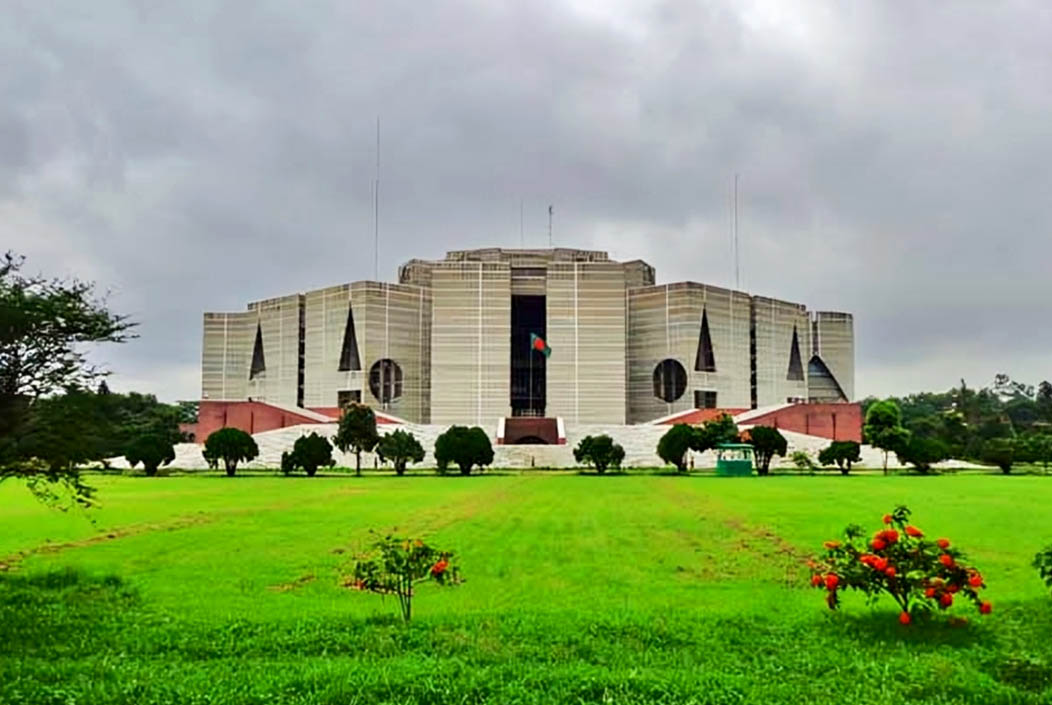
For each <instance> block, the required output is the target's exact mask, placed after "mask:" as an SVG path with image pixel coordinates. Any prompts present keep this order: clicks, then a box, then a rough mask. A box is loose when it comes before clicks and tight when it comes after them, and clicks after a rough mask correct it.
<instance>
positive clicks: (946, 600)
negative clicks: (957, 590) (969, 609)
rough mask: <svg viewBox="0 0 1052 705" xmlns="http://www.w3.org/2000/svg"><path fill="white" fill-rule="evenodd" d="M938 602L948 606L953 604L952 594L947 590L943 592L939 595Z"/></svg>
mask: <svg viewBox="0 0 1052 705" xmlns="http://www.w3.org/2000/svg"><path fill="white" fill-rule="evenodd" d="M939 604H940V605H942V606H943V607H949V606H950V605H952V604H953V595H951V594H950V593H948V592H944V593H943V594H942V596H941V597H939Z"/></svg>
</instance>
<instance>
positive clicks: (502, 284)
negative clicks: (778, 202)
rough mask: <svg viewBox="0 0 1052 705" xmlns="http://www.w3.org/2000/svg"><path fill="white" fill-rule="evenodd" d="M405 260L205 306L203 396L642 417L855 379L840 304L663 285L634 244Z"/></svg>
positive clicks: (622, 419)
mask: <svg viewBox="0 0 1052 705" xmlns="http://www.w3.org/2000/svg"><path fill="white" fill-rule="evenodd" d="M398 278H399V283H397V284H391V283H383V282H371V281H360V282H353V283H348V284H341V285H337V286H332V287H327V288H324V289H319V290H315V291H309V292H306V293H304V294H292V295H290V296H283V297H279V298H275V299H268V300H265V301H260V302H255V303H252V304H249V306H248V310H247V311H245V312H239V313H206V314H205V316H204V340H203V352H202V370H201V375H202V398H203V399H205V400H213V401H228V402H236V401H246V400H249V399H252V400H256V401H261V402H266V403H272V404H277V405H282V406H284V407H289V408H296V407H302V408H306V409H314V410H317V411H321V412H323V413H325V414H329V415H331V414H333V413H334V412H335V411H337V410H338V408H339V407H340V406H341V405H344V404H346V403H349V402H352V401H361V402H363V403H366V404H369V405H370V406H373V407H374V408H375V409H377V411H379V412H383V413H385V414H387V415H389V416H390V417H393V418H400V419H404V420H406V421H409V422H412V423H418V424H436V425H448V424H454V423H457V424H472V425H480V426H483V427H490V426H492V425H493V424H494V423H495V422H496V421H497V419H499V418H505V417H511V416H546V417H559V418H562V419H564V420H565V421H566V422H567V423H570V424H610V425H618V424H626V423H628V424H635V423H644V422H649V421H653V420H655V419H658V418H661V417H665V416H669V415H671V414H676V413H680V412H686V411H689V410H691V409H694V408H723V409H727V408H733V409H755V408H757V407H766V406H771V405H779V404H785V403H787V402H808V401H810V402H823V403H825V402H843V401H850V400H851V398H852V395H853V394H854V334H853V325H854V323H853V319H852V317H851V315H850V314H847V313H837V312H817V313H810V312H808V310H807V309H806V307H805V306H803V305H802V304H798V303H793V302H788V301H781V300H778V299H773V298H766V297H759V296H750V295H749V294H747V293H744V292H740V291H732V290H730V289H725V288H722V287H716V286H709V285H706V284H701V283H696V282H680V283H672V284H661V285H657V284H656V283H655V272H654V269H653V267H651V266H650V265H648V264H647V263H645V262H642V261H639V260H635V261H629V262H617V261H614V260H611V259H610V258H609V257H608V255H607V253H605V252H602V251H595V250H576V249H563V248H556V249H549V250H505V249H497V248H491V249H481V250H464V251H453V252H449V253H447V255H446V257H445V258H444V259H442V260H410V261H409V262H407V263H406V264H405V265H403V266H402V267H401V268H400V269H399V273H398ZM531 334H534V335H536V336H538V337H540V338H542V339H543V340H544V341H545V342H546V343H547V345H548V346H549V348H550V351H551V354H550V356H547V357H546V356H544V355H543V354H542V352H538V351H537V350H533V349H531V348H530V347H529V346H530V344H531V342H532V340H533V339H532V338H531V337H530V336H531ZM541 347H543V345H542V346H541Z"/></svg>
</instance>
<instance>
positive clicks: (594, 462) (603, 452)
mask: <svg viewBox="0 0 1052 705" xmlns="http://www.w3.org/2000/svg"><path fill="white" fill-rule="evenodd" d="M573 457H574V460H576V461H577V462H579V463H588V464H589V465H591V466H592V467H594V468H595V470H596V472H598V473H599V474H600V475H602V474H603V473H605V472H606V469H607V468H608V467H612V468H618V467H621V462H622V461H623V460H624V459H625V449H624V448H622V447H621V445H620V444H618V443H614V439H612V438H610V436H607V435H605V434H603V435H601V436H585V437H584V438H582V439H581V440H580V442H579V443H578V444H577V447H576V448H574V449H573Z"/></svg>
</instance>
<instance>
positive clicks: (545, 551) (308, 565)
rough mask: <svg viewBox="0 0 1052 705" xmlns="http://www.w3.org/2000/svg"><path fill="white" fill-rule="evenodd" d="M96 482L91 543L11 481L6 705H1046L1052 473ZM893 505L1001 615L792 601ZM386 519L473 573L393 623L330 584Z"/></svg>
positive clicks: (0, 695)
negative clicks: (816, 561)
mask: <svg viewBox="0 0 1052 705" xmlns="http://www.w3.org/2000/svg"><path fill="white" fill-rule="evenodd" d="M92 481H93V482H94V484H96V485H97V486H98V487H99V497H100V499H101V502H102V508H101V509H100V510H98V511H95V512H93V513H92V516H93V517H94V520H95V524H94V525H92V524H91V523H90V522H89V521H88V520H87V519H86V518H85V516H84V515H83V514H78V513H70V514H63V513H60V512H56V511H53V510H49V509H47V508H44V507H42V506H41V505H39V504H37V503H36V502H35V501H34V500H33V499H32V498H31V497H30V496H29V495H28V494H27V493H26V492H25V490H24V489H22V488H20V487H18V486H16V485H14V484H12V483H5V484H3V485H0V507H2V510H0V562H5V563H8V564H9V565H10V566H11V567H12V570H10V571H8V572H7V573H6V574H0V629H2V631H3V639H0V702H12V703H14V702H19V703H93V704H94V703H136V704H144V703H173V704H183V703H381V702H398V703H403V702H442V703H462V702H469V703H470V702H500V703H511V702H516V703H517V702H524V703H525V702H528V703H550V702H610V703H635V702H667V703H684V702H696V703H744V702H748V703H782V702H784V703H801V702H814V703H830V702H844V703H862V702H865V703H869V702H879V703H885V702H887V703H899V702H911V703H997V702H1004V703H1049V702H1052V599H1050V598H1049V596H1048V595H1047V593H1046V592H1045V590H1044V588H1043V586H1042V584H1041V583H1040V581H1039V580H1038V578H1037V575H1036V572H1035V571H1034V570H1033V569H1032V568H1030V567H1029V563H1030V560H1031V558H1032V556H1033V554H1034V553H1035V552H1036V551H1037V550H1038V549H1039V548H1040V547H1041V546H1042V545H1044V544H1047V543H1050V542H1052V511H1050V508H1052V478H1044V477H998V476H979V475H962V476H957V477H876V476H873V477H846V478H845V477H839V476H837V477H820V476H816V477H806V476H802V477H770V478H743V479H718V478H712V477H704V478H702V477H669V476H632V475H629V476H613V477H584V476H574V475H556V476H544V475H541V474H528V475H508V476H490V477H487V476H481V477H470V478H459V477H449V478H439V477H411V478H394V477H389V476H384V477H377V476H372V477H368V476H367V477H364V478H360V479H357V478H354V477H317V478H311V479H308V478H302V477H300V478H297V477H293V478H282V477H258V476H257V477H237V478H232V479H231V478H225V477H220V476H210V475H209V476H196V477H167V478H120V477H112V476H99V477H94V478H92ZM900 503H904V504H908V505H909V506H910V507H911V508H913V510H914V519H915V523H916V524H918V525H919V526H921V527H922V528H924V529H926V530H928V531H929V532H930V533H931V534H933V535H945V536H949V537H951V538H952V539H953V540H954V542H955V543H956V544H957V545H959V546H961V547H963V548H964V549H965V550H967V551H968V553H969V555H970V558H971V559H972V560H973V561H974V562H975V563H976V564H977V565H978V566H979V567H980V568H982V570H983V572H984V575H985V577H986V579H987V583H988V585H989V589H988V591H987V593H988V597H989V598H990V599H991V600H992V601H993V602H994V604H995V611H994V614H992V615H990V616H989V617H986V618H982V619H980V618H979V617H978V615H976V614H975V613H974V611H970V610H968V609H966V608H965V607H964V606H962V607H960V608H954V610H952V612H953V613H954V614H959V615H961V616H967V617H968V618H969V623H968V624H967V625H965V626H948V625H947V624H946V621H945V620H941V621H939V622H938V623H934V624H924V623H920V624H915V625H913V626H912V627H910V628H903V627H900V625H899V624H898V623H897V621H896V611H895V610H894V609H893V607H892V605H891V604H890V602H884V603H882V604H881V605H879V606H878V607H877V608H875V609H870V608H869V607H866V606H865V604H864V601H863V598H862V596H861V595H854V594H849V595H847V596H846V597H845V608H844V609H843V610H842V611H841V612H840V613H837V614H831V613H829V612H828V610H826V609H825V607H824V603H823V599H822V594H821V593H820V592H818V591H814V590H812V589H810V588H808V587H806V585H805V584H806V578H807V572H806V568H804V567H803V566H801V565H800V560H801V558H803V557H806V556H807V555H808V554H809V552H812V551H815V550H817V549H818V548H820V546H821V542H822V541H823V540H825V539H827V538H832V537H834V536H836V535H838V534H839V533H840V531H841V530H842V529H843V527H844V525H846V524H848V523H851V522H864V523H865V524H866V525H867V526H872V527H873V528H876V526H877V524H878V523H879V517H880V515H881V514H882V513H884V512H885V511H887V510H890V509H891V508H893V507H894V506H895V505H896V504H900ZM392 527H398V530H399V532H400V533H407V534H413V535H416V534H424V535H427V536H429V537H431V538H432V539H433V540H434V542H435V543H437V544H439V545H440V546H443V547H446V546H448V547H453V548H455V549H456V550H457V551H458V552H459V555H460V565H461V568H462V571H463V574H464V576H465V577H466V578H467V582H466V583H465V584H464V585H462V586H460V587H458V588H454V589H446V590H442V589H439V588H437V587H434V586H425V587H424V588H422V589H421V592H420V594H419V595H418V598H417V600H416V601H415V603H414V613H415V615H416V616H415V619H414V622H413V624H412V626H411V627H409V628H406V627H403V626H402V625H400V624H398V623H397V622H396V621H394V620H393V619H392V617H393V616H394V615H395V613H396V610H397V606H396V604H395V603H394V602H393V601H392V600H387V601H386V602H385V601H383V600H382V599H381V598H379V597H378V596H375V595H370V594H364V593H358V592H352V591H347V590H345V589H343V588H340V587H339V578H340V576H341V574H343V573H344V572H345V571H346V564H347V561H348V560H349V554H350V553H351V552H353V551H354V550H355V549H356V548H359V547H361V546H362V545H363V544H364V542H365V541H367V540H368V530H369V529H370V528H375V529H379V530H387V529H390V528H392ZM67 569H68V570H70V571H71V572H64V571H66V570H67Z"/></svg>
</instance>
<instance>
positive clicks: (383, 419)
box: [308, 406, 398, 425]
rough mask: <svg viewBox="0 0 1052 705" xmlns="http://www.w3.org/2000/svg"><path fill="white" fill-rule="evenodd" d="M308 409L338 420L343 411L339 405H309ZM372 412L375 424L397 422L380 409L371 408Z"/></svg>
mask: <svg viewBox="0 0 1052 705" xmlns="http://www.w3.org/2000/svg"><path fill="white" fill-rule="evenodd" d="M308 411H313V412H314V413H315V414H324V415H325V416H328V417H329V418H330V419H332V420H333V421H339V420H340V416H342V415H343V412H342V411H341V410H340V407H338V406H312V407H310V408H309V409H308ZM373 414H375V415H376V423H377V425H382V424H385V423H387V424H389V423H398V422H397V421H396V420H394V419H392V418H390V417H388V416H385V415H384V413H383V412H382V411H376V410H375V409H374V410H373Z"/></svg>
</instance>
